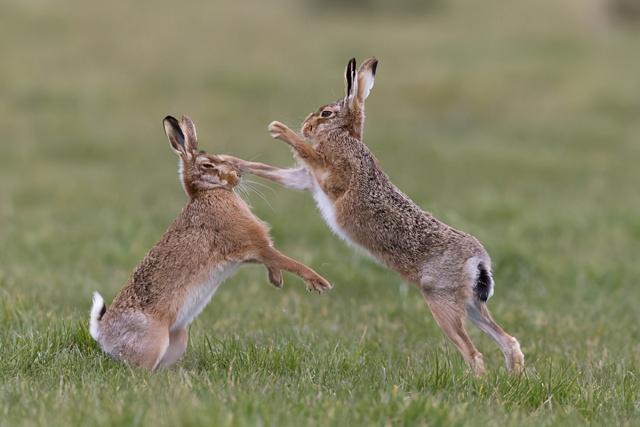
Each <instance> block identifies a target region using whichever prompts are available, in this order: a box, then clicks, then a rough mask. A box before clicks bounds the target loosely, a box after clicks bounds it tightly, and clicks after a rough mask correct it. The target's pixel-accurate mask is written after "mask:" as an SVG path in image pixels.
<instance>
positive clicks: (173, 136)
mask: <svg viewBox="0 0 640 427" xmlns="http://www.w3.org/2000/svg"><path fill="white" fill-rule="evenodd" d="M162 124H163V125H164V133H166V134H167V138H169V142H170V143H171V148H173V151H175V152H176V153H177V154H179V155H185V154H187V149H186V147H185V145H184V144H185V140H184V134H183V133H182V130H181V129H180V122H178V120H177V119H176V118H175V117H173V116H167V117H165V118H164V120H162Z"/></svg>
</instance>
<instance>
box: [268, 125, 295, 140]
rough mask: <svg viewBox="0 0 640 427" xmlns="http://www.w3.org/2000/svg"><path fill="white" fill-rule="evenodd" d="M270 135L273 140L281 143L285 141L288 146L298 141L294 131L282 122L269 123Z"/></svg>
mask: <svg viewBox="0 0 640 427" xmlns="http://www.w3.org/2000/svg"><path fill="white" fill-rule="evenodd" d="M268 129H269V134H270V135H271V137H272V138H275V139H279V140H280V141H284V142H286V143H287V144H292V143H293V141H295V140H296V139H297V135H296V134H295V132H294V131H292V130H291V129H289V127H288V126H287V125H285V124H284V123H280V122H277V121H276V122H271V123H269V127H268Z"/></svg>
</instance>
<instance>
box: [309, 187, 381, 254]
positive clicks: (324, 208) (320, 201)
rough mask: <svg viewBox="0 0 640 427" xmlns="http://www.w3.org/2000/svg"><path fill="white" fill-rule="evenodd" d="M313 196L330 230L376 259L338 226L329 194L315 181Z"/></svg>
mask: <svg viewBox="0 0 640 427" xmlns="http://www.w3.org/2000/svg"><path fill="white" fill-rule="evenodd" d="M313 198H314V200H315V201H316V204H317V205H318V209H320V214H321V215H322V218H323V219H324V221H325V222H326V223H327V225H328V226H329V228H331V231H333V232H334V233H335V234H336V235H337V236H338V237H340V238H341V239H342V240H344V241H345V242H347V243H348V244H349V245H351V246H353V247H354V248H356V249H359V250H360V251H361V252H363V253H364V254H366V255H368V256H369V257H370V258H372V259H374V260H376V261H377V259H376V257H374V256H373V255H371V252H369V251H368V250H367V249H366V248H364V247H362V246H360V245H359V244H357V243H356V242H354V241H353V240H351V238H350V237H349V236H348V235H347V233H345V231H344V230H343V229H342V227H340V225H339V224H338V221H337V220H336V208H335V206H334V205H333V202H332V201H331V199H330V198H329V196H327V195H326V193H325V192H324V191H322V188H320V185H319V184H318V183H317V182H315V181H314V185H313Z"/></svg>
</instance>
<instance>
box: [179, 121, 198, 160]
mask: <svg viewBox="0 0 640 427" xmlns="http://www.w3.org/2000/svg"><path fill="white" fill-rule="evenodd" d="M180 129H182V133H183V134H184V143H185V146H186V147H187V149H188V151H190V152H195V151H197V150H198V134H197V133H196V125H195V124H194V123H193V120H191V119H190V118H189V117H187V116H185V115H183V116H182V118H181V119H180Z"/></svg>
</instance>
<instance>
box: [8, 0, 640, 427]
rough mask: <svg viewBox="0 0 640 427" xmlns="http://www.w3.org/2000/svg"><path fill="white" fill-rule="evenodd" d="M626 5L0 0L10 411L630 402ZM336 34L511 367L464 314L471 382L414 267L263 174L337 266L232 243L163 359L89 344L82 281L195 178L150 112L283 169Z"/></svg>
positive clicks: (636, 155) (263, 210) (154, 223)
mask: <svg viewBox="0 0 640 427" xmlns="http://www.w3.org/2000/svg"><path fill="white" fill-rule="evenodd" d="M637 6H638V5H637V2H634V1H633V0H626V1H625V0H611V1H606V0H566V1H562V2H557V1H552V0H541V1H535V2H509V1H489V2H474V1H471V0H467V1H457V0H456V1H445V0H437V1H436V0H431V1H425V2H421V1H417V0H402V1H398V2H383V1H380V0H359V1H355V2H340V1H336V0H331V1H320V0H307V1H303V2H294V1H287V0H281V1H273V2H259V1H255V0H253V1H245V2H228V1H227V2H211V1H191V2H183V3H178V2H166V1H155V2H150V1H137V2H83V1H78V0H73V1H67V2H53V1H47V0H24V1H12V0H9V1H5V2H3V3H2V11H1V12H0V40H1V43H0V58H1V65H0V127H1V129H2V142H1V143H0V147H1V150H0V425H2V426H5V425H6V426H9V425H11V426H15V425H74V424H75V425H87V424H94V425H115V424H118V425H141V424H145V425H149V424H154V425H181V424H182V425H198V424H204V425H298V426H299V425H309V424H319V425H337V426H344V425H392V424H393V425H518V426H520V425H535V426H540V425H565V424H582V423H593V424H608V425H634V424H635V425H637V422H638V417H640V409H639V408H640V396H639V394H640V393H639V391H638V389H639V388H640V379H639V377H638V375H640V372H639V367H640V344H639V338H640V327H639V324H640V315H639V311H638V309H637V307H638V302H639V300H640V292H639V291H638V277H639V275H640V264H638V255H639V250H638V248H639V244H638V242H639V240H640V216H639V214H638V212H640V196H639V195H640V192H639V191H638V185H639V184H640V179H639V178H640V173H639V172H638V163H639V162H640V137H639V136H638V135H640V120H639V117H640V78H639V77H638V76H640V55H638V53H639V52H640V31H638V28H637V25H638V24H637V22H636V19H637V17H638V13H637V11H638V7H637ZM634 8H635V9H634ZM634 10H635V11H636V12H634ZM634 17H636V18H634ZM352 56H356V57H357V58H358V59H359V60H360V61H362V60H363V59H364V58H366V57H368V56H376V57H378V58H379V59H380V66H379V68H378V74H377V79H376V86H375V88H374V90H373V92H372V94H371V96H370V97H369V99H368V103H367V124H366V131H365V141H366V143H367V144H368V145H369V147H370V148H371V149H372V150H373V152H374V153H375V154H376V156H377V157H378V159H379V160H380V162H381V164H382V166H383V168H384V169H385V171H386V172H387V173H388V174H389V175H390V176H391V178H392V179H393V181H394V182H395V183H396V184H397V185H398V186H399V187H400V188H401V189H403V190H404V191H405V192H406V193H407V194H409V195H410V196H411V197H412V198H413V199H414V200H415V201H416V202H418V203H419V204H420V205H421V206H422V207H423V208H425V209H426V210H429V211H431V212H433V213H434V214H435V215H436V216H437V217H439V218H441V219H443V220H445V221H446V222H448V223H450V224H451V225H453V226H455V227H457V228H461V229H464V230H466V231H468V232H471V233H473V234H474V235H476V236H477V237H478V238H479V239H480V240H481V241H482V242H483V243H484V244H485V246H486V247H487V249H488V250H489V252H490V253H491V255H492V257H493V261H494V270H495V279H496V283H497V287H496V295H495V296H494V298H493V299H492V300H491V304H490V305H491V308H492V311H493V313H494V316H495V317H496V318H497V320H498V321H499V322H500V323H501V324H502V325H503V326H504V327H505V329H507V330H508V331H509V332H510V333H512V334H513V335H515V336H517V337H518V338H519V340H520V342H521V344H522V348H523V351H524V353H525V356H526V362H527V372H526V375H525V376H524V377H522V378H511V377H509V376H508V375H506V373H505V372H504V368H503V367H502V364H503V362H502V356H501V355H500V353H499V351H498V349H497V347H496V346H495V345H494V344H493V343H492V342H490V341H489V340H488V339H487V338H485V337H484V336H482V335H481V334H480V333H478V331H476V330H475V329H473V330H472V334H473V335H472V336H473V338H474V340H475V341H476V343H477V345H478V347H479V348H480V350H481V351H482V352H483V353H484V354H485V359H486V363H487V367H488V369H489V370H490V373H489V375H488V376H487V377H486V378H484V379H480V380H476V379H474V378H470V377H469V376H468V375H467V372H466V369H465V367H464V366H463V364H462V361H461V359H460V357H459V356H458V354H457V353H456V352H455V350H454V349H453V348H452V346H450V345H449V344H448V343H447V342H446V340H445V338H444V336H443V335H442V333H441V332H440V331H439V330H438V328H437V327H436V325H435V323H434V322H433V320H432V319H431V316H430V314H429V313H428V311H427V309H426V305H425V304H424V302H423V301H422V300H421V297H420V295H419V293H418V292H417V291H416V290H415V289H414V288H412V287H410V286H408V285H406V284H403V283H402V282H401V281H400V279H399V278H398V276H396V275H395V274H394V273H391V272H389V271H387V270H385V269H383V268H381V267H379V266H378V265H376V264H374V263H373V262H372V261H370V260H368V259H365V258H363V257H361V256H360V255H358V254H356V253H354V252H353V251H352V250H351V249H350V248H348V247H346V246H345V245H344V244H343V243H342V242H341V241H339V239H338V238H336V237H335V236H333V235H332V234H331V233H330V231H329V229H328V228H327V227H326V226H325V225H324V224H323V223H322V220H321V218H320V215H318V213H317V212H316V211H315V208H314V205H313V202H312V200H311V197H310V196H309V195H308V194H304V193H296V192H292V191H287V190H283V189H281V188H278V187H276V186H274V185H272V184H269V183H265V182H263V183H264V184H266V185H268V186H270V187H271V188H272V189H265V188H263V187H260V186H258V187H256V188H257V189H258V190H260V192H261V193H262V195H263V196H264V198H265V199H266V200H264V199H263V198H261V197H260V195H258V194H256V193H253V194H252V196H251V202H252V205H253V206H254V211H255V212H256V214H257V215H258V216H259V217H260V218H262V219H264V220H265V221H267V222H268V223H270V225H271V226H272V234H273V236H274V238H275V242H276V245H277V246H278V247H279V248H280V249H282V250H283V251H284V252H285V253H287V254H289V255H290V256H292V257H295V258H297V259H299V260H301V261H303V262H305V263H307V264H309V265H311V266H313V267H314V268H315V269H316V270H318V271H319V272H320V273H322V274H323V275H325V276H326V277H327V278H329V279H330V280H331V281H332V282H333V283H334V284H335V288H334V289H333V290H332V291H331V292H329V293H328V294H326V295H323V296H321V297H318V296H316V295H312V294H308V293H306V292H305V290H304V284H303V283H301V282H300V281H299V280H297V279H296V278H294V277H292V276H287V277H286V278H285V282H286V284H285V289H283V290H276V289H274V288H273V287H271V286H270V285H269V284H268V282H267V278H266V272H265V271H263V269H261V268H260V267H257V266H253V267H251V266H248V267H245V268H244V269H242V270H241V271H240V272H239V273H238V274H237V275H236V276H234V277H233V278H231V279H230V280H228V282H227V283H225V285H224V286H222V287H221V289H220V290H219V291H218V293H217V294H216V296H215V298H214V299H213V301H212V303H211V304H210V305H209V306H208V308H207V309H206V310H205V312H204V313H203V314H202V315H201V316H200V317H199V318H198V320H197V321H196V322H195V323H194V324H193V326H192V328H191V331H190V338H191V341H190V345H189V349H188V351H187V354H186V356H185V358H184V359H183V361H182V362H181V363H180V364H179V365H177V366H176V367H175V368H173V369H171V370H168V371H164V372H160V373H157V374H148V373H145V372H140V371H136V370H132V369H129V368H127V367H126V366H123V365H121V364H118V363H116V362H113V361H111V360H109V359H107V358H106V357H105V356H104V355H102V354H101V353H100V351H99V349H98V348H97V347H96V346H95V344H94V343H93V342H92V341H91V339H90V338H89V336H88V333H87V328H86V322H87V317H88V310H89V306H90V299H91V292H92V291H94V290H99V291H100V292H101V293H102V294H103V295H104V296H105V297H106V299H107V300H109V301H110V300H111V298H112V297H113V296H114V295H115V293H116V292H117V290H118V289H119V288H120V287H121V286H122V284H123V283H124V282H125V281H126V279H127V277H128V275H129V274H130V272H131V271H132V269H133V268H134V266H135V265H136V263H137V262H138V261H139V260H141V259H142V257H143V256H144V254H145V253H146V251H147V250H148V249H149V248H150V247H151V246H152V245H153V244H154V243H155V241H156V240H157V239H158V238H159V237H160V235H161V234H162V233H163V231H164V230H165V228H166V227H167V225H168V224H169V223H170V221H171V220H172V219H173V218H174V217H175V215H176V214H177V213H178V211H179V210H180V208H181V207H182V205H183V204H184V203H185V200H186V198H185V195H184V193H183V191H182V189H181V187H180V185H179V183H178V177H177V170H176V169H177V168H176V158H175V155H174V154H173V153H172V151H171V150H170V148H169V146H168V143H167V141H166V138H165V136H164V133H163V130H162V126H161V120H162V118H163V117H164V116H165V115H167V114H173V115H176V116H177V115H180V114H183V113H184V114H188V115H189V116H191V117H192V118H193V119H194V121H195V123H196V125H197V127H198V133H199V137H200V145H201V148H203V149H205V150H207V151H209V152H213V153H230V154H234V155H237V156H240V157H244V158H247V159H253V160H259V161H263V162H268V163H273V164H277V165H283V166H284V165H288V164H291V162H292V161H291V155H290V152H289V150H288V149H287V148H286V147H285V146H284V144H282V143H279V142H276V141H273V140H271V139H270V138H269V136H268V133H267V132H266V125H267V124H268V123H269V122H270V121H271V120H276V119H277V120H280V121H283V122H285V123H287V124H289V125H290V126H291V127H293V128H297V127H298V126H299V123H300V122H301V120H302V119H303V118H304V117H305V116H306V115H307V114H308V113H309V112H311V111H313V110H315V109H316V108H317V107H318V106H319V105H321V104H324V103H327V102H331V101H333V100H335V99H337V98H339V97H341V96H342V93H343V78H342V75H343V69H344V66H345V64H346V62H347V60H348V59H349V58H350V57H352ZM256 180H257V179H256ZM470 329H472V328H470Z"/></svg>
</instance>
